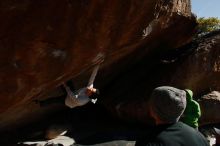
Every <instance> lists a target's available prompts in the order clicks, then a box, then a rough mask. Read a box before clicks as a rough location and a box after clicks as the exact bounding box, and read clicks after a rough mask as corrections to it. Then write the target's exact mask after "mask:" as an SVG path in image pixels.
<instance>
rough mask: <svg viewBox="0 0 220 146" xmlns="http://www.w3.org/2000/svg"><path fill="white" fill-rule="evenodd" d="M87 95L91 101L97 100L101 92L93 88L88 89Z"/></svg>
mask: <svg viewBox="0 0 220 146" xmlns="http://www.w3.org/2000/svg"><path fill="white" fill-rule="evenodd" d="M86 94H87V95H88V96H89V98H90V99H96V98H97V96H98V95H99V90H98V89H95V88H92V87H87V90H86Z"/></svg>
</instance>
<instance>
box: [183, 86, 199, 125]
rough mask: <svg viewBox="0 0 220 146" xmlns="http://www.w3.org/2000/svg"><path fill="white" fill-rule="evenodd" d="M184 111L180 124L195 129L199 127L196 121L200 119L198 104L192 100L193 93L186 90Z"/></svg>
mask: <svg viewBox="0 0 220 146" xmlns="http://www.w3.org/2000/svg"><path fill="white" fill-rule="evenodd" d="M185 91H186V101H187V105H186V109H185V111H184V113H183V116H182V122H184V123H186V124H187V125H189V126H191V127H193V128H197V127H198V126H199V124H198V120H199V118H200V117H201V110H200V106H199V103H198V102H197V101H195V100H193V92H192V91H191V90H189V89H186V90H185Z"/></svg>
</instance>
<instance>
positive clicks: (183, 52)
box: [105, 31, 220, 125]
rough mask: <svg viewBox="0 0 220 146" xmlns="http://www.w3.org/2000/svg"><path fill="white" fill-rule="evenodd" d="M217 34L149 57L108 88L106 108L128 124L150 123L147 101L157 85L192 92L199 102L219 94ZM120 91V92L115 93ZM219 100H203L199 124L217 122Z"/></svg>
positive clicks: (219, 34) (218, 34) (219, 52)
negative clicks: (213, 94) (205, 96)
mask: <svg viewBox="0 0 220 146" xmlns="http://www.w3.org/2000/svg"><path fill="white" fill-rule="evenodd" d="M219 38H220V32H219V31H217V32H214V33H212V34H210V35H207V36H204V37H202V38H199V39H198V40H196V41H194V42H193V43H190V44H188V45H186V46H184V47H181V48H178V49H174V50H171V51H165V52H162V53H156V54H154V55H152V56H148V57H146V58H145V59H143V60H142V61H141V63H137V64H136V65H135V66H133V67H132V68H130V69H128V70H126V71H125V74H124V75H121V76H119V77H118V78H117V82H113V83H112V85H111V86H109V87H108V88H107V89H106V91H105V94H106V96H107V97H108V98H106V99H105V100H107V101H106V103H112V107H111V106H110V104H108V105H106V106H108V107H111V108H110V110H112V112H113V113H117V114H118V115H119V117H121V118H123V119H126V120H130V121H137V120H138V121H142V122H144V123H146V122H148V123H149V124H150V123H151V122H152V121H151V119H150V117H149V113H148V106H147V101H148V99H149V96H150V94H151V92H152V90H153V89H154V88H155V87H157V86H163V85H170V86H174V87H177V88H181V89H186V88H188V89H192V90H193V91H194V98H196V99H198V98H200V97H201V96H203V95H205V94H207V93H209V92H210V91H213V90H216V91H220V84H219V83H220V73H219V65H220V57H219V56H220V48H219V47H220V40H219ZM119 89H120V91H118V90H119ZM219 102H220V99H219V98H216V100H215V102H213V100H212V99H208V97H207V98H202V99H200V103H201V106H202V113H203V114H202V118H201V121H200V123H201V124H202V125H204V124H208V123H219V122H220V121H219V117H220V115H219V112H218V110H219V108H220V105H219ZM211 113H213V114H211Z"/></svg>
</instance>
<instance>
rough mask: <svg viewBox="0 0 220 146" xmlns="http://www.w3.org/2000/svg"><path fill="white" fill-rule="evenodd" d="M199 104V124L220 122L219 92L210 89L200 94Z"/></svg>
mask: <svg viewBox="0 0 220 146" xmlns="http://www.w3.org/2000/svg"><path fill="white" fill-rule="evenodd" d="M199 104H200V106H201V110H202V117H201V119H200V121H201V122H200V123H201V125H208V124H213V123H214V124H215V123H220V116H219V107H220V92H218V91H212V92H211V93H209V94H206V95H204V96H202V98H201V99H200V100H199Z"/></svg>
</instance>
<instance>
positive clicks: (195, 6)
mask: <svg viewBox="0 0 220 146" xmlns="http://www.w3.org/2000/svg"><path fill="white" fill-rule="evenodd" d="M191 3H192V4H191V5H192V12H193V13H194V14H196V15H197V17H206V18H207V17H218V18H220V0H191Z"/></svg>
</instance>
